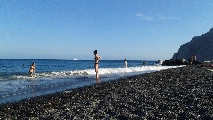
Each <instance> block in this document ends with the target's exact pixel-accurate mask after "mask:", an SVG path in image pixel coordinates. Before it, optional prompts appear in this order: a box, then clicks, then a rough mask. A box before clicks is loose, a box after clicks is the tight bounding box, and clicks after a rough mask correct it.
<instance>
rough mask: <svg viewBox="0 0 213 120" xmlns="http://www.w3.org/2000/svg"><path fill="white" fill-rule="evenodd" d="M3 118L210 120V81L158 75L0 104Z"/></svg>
mask: <svg viewBox="0 0 213 120" xmlns="http://www.w3.org/2000/svg"><path fill="white" fill-rule="evenodd" d="M0 118H1V119H8V118H11V119H29V118H30V119H212V118H213V76H212V72H211V71H208V70H207V69H205V68H202V67H199V66H186V67H182V68H175V69H167V70H161V71H158V72H153V73H147V74H142V75H137V76H132V77H127V78H122V79H120V80H116V81H112V82H107V83H100V84H96V85H93V86H86V87H82V88H77V89H73V90H67V91H64V92H60V93H55V94H50V95H45V96H40V97H36V98H29V99H26V100H22V101H19V102H15V103H8V104H2V105H0Z"/></svg>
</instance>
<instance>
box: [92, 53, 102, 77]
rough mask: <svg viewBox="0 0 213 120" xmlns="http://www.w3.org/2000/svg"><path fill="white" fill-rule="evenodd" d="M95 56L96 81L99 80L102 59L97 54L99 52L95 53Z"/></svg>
mask: <svg viewBox="0 0 213 120" xmlns="http://www.w3.org/2000/svg"><path fill="white" fill-rule="evenodd" d="M93 53H94V55H95V58H94V59H95V63H94V67H95V72H96V80H99V74H98V61H99V60H100V59H101V56H99V55H98V54H97V50H95V51H94V52H93Z"/></svg>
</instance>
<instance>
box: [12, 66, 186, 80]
mask: <svg viewBox="0 0 213 120" xmlns="http://www.w3.org/2000/svg"><path fill="white" fill-rule="evenodd" d="M177 67H182V66H141V67H129V68H100V69H99V74H100V75H106V74H123V73H134V72H143V73H148V72H154V71H160V70H164V69H170V68H177ZM93 75H95V70H94V69H86V70H75V71H60V72H45V73H37V74H36V75H35V77H36V78H48V77H51V78H59V77H77V76H93ZM14 77H16V78H18V79H21V78H24V79H28V78H30V77H28V76H14ZM35 77H34V78H35Z"/></svg>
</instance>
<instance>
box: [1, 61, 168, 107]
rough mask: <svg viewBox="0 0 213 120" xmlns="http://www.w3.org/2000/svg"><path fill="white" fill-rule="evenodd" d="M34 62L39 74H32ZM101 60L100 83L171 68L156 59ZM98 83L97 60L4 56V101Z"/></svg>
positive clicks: (2, 84) (2, 73)
mask: <svg viewBox="0 0 213 120" xmlns="http://www.w3.org/2000/svg"><path fill="white" fill-rule="evenodd" d="M32 62H35V63H36V74H35V76H34V77H29V76H28V71H29V68H30V65H31V64H32ZM127 62H128V68H124V67H123V66H124V63H123V60H101V61H99V74H100V82H106V81H111V80H115V79H118V78H122V77H126V76H131V75H136V74H142V73H147V72H153V71H158V70H161V69H168V68H170V67H166V66H156V65H155V62H156V61H144V60H128V61H127ZM92 84H96V80H95V71H94V61H93V60H52V59H44V60H43V59H34V60H31V59H26V60H25V59H0V104H1V103H6V102H13V101H18V100H21V99H24V98H31V97H35V96H40V95H45V94H50V93H54V92H59V91H65V90H68V89H73V88H77V87H82V86H86V85H92Z"/></svg>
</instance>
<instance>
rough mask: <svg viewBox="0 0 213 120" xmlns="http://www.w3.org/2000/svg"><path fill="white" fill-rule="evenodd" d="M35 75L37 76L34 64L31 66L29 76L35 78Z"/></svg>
mask: <svg viewBox="0 0 213 120" xmlns="http://www.w3.org/2000/svg"><path fill="white" fill-rule="evenodd" d="M33 73H34V74H35V63H34V62H33V63H32V65H31V66H30V70H29V76H30V77H33Z"/></svg>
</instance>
